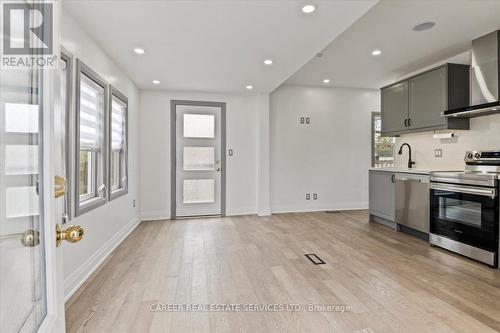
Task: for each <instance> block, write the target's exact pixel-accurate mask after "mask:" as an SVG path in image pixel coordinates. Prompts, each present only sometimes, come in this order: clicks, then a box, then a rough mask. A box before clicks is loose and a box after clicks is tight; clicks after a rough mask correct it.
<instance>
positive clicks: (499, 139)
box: [395, 114, 500, 170]
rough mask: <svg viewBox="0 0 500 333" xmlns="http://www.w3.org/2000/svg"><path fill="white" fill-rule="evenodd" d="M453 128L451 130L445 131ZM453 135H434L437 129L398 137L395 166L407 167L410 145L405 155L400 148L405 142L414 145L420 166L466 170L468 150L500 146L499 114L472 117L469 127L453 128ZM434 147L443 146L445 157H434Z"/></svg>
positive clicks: (417, 165)
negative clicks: (457, 129)
mask: <svg viewBox="0 0 500 333" xmlns="http://www.w3.org/2000/svg"><path fill="white" fill-rule="evenodd" d="M444 132H450V131H444ZM452 132H454V134H455V137H454V138H453V139H433V134H434V132H426V133H417V134H406V135H402V136H400V137H398V138H396V145H395V155H396V167H406V165H407V163H408V149H407V147H405V148H403V155H398V154H397V152H398V150H399V147H400V145H401V144H402V143H404V142H407V143H409V144H410V146H411V148H412V159H413V160H414V161H415V162H416V165H415V168H417V169H431V170H432V169H440V170H441V169H450V170H463V169H464V166H465V164H464V156H465V152H466V151H468V150H491V149H493V150H494V149H498V150H500V114H497V115H490V116H483V117H479V118H472V119H471V129H470V130H469V131H452ZM434 149H442V150H443V157H434Z"/></svg>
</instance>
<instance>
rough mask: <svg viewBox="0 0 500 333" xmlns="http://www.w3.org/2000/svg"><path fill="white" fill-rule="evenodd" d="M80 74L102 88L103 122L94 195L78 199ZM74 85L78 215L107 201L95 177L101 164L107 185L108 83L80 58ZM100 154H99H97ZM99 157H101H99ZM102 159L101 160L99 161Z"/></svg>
mask: <svg viewBox="0 0 500 333" xmlns="http://www.w3.org/2000/svg"><path fill="white" fill-rule="evenodd" d="M82 75H85V76H87V77H88V78H89V79H91V80H92V81H93V82H94V83H95V84H97V85H98V86H100V87H101V88H103V91H104V96H103V99H104V101H103V108H104V110H103V113H104V114H103V120H102V121H103V124H102V132H101V133H99V135H101V137H102V140H103V142H102V145H101V149H100V150H95V151H94V153H95V158H94V161H93V167H94V168H95V170H96V172H95V175H93V178H94V197H92V198H90V199H87V200H84V201H80V150H81V149H80V89H81V88H80V87H81V81H82ZM75 82H76V87H75V105H76V108H75V110H76V112H75V131H74V132H75V133H74V138H75V145H74V147H75V154H74V155H75V191H74V193H75V196H74V198H75V199H74V201H75V204H74V207H75V208H74V209H75V216H80V215H82V214H85V213H86V212H89V211H91V210H93V209H95V208H97V207H99V206H102V205H104V204H105V203H106V202H108V191H107V189H106V188H105V189H104V190H103V191H102V193H103V195H102V196H100V194H99V191H98V189H99V188H100V187H101V186H102V185H99V184H98V182H97V179H98V177H99V175H98V173H99V167H100V166H101V164H102V178H103V185H104V186H105V187H107V186H108V185H107V184H108V170H107V169H108V162H107V145H108V142H107V141H108V116H109V102H108V101H109V85H108V83H107V82H106V81H105V80H104V79H103V78H102V77H101V76H99V75H98V74H97V73H96V72H94V71H93V70H92V69H91V68H90V67H89V66H87V65H86V64H85V63H83V62H82V61H81V60H80V59H77V60H76V80H75ZM99 154H101V156H99ZM99 157H101V158H100V159H99ZM101 160H102V161H101Z"/></svg>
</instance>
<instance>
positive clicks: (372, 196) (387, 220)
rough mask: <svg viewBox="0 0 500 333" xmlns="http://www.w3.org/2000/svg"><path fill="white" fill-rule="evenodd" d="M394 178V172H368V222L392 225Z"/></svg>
mask: <svg viewBox="0 0 500 333" xmlns="http://www.w3.org/2000/svg"><path fill="white" fill-rule="evenodd" d="M395 176H396V174H395V173H394V172H387V171H377V170H370V177H369V179H370V180H369V186H370V191H369V206H370V221H375V222H380V223H383V224H386V225H391V226H393V225H394V221H395V214H396V207H395Z"/></svg>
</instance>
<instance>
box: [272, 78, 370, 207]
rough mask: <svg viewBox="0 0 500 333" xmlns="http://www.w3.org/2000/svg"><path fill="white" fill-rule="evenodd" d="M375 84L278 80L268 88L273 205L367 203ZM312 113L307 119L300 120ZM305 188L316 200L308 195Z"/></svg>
mask: <svg viewBox="0 0 500 333" xmlns="http://www.w3.org/2000/svg"><path fill="white" fill-rule="evenodd" d="M379 110H380V93H379V92H378V91H377V90H365V89H349V88H318V87H304V86H286V85H285V86H281V87H280V88H278V89H277V90H276V91H275V92H273V93H272V94H271V111H270V112H271V130H270V136H271V139H270V141H271V210H272V212H273V213H276V212H290V211H312V210H330V209H332V210H333V209H355V208H366V207H368V171H367V170H368V168H369V167H370V164H371V157H370V156H371V155H370V154H371V150H370V142H371V140H370V131H371V112H373V111H379ZM300 117H310V118H311V124H310V125H300V124H299V118H300ZM306 193H318V200H316V201H314V200H311V201H306V200H305V194H306Z"/></svg>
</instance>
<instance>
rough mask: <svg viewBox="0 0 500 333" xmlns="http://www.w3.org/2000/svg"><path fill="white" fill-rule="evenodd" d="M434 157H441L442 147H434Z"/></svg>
mask: <svg viewBox="0 0 500 333" xmlns="http://www.w3.org/2000/svg"><path fill="white" fill-rule="evenodd" d="M434 157H443V150H442V149H440V148H439V149H434Z"/></svg>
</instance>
